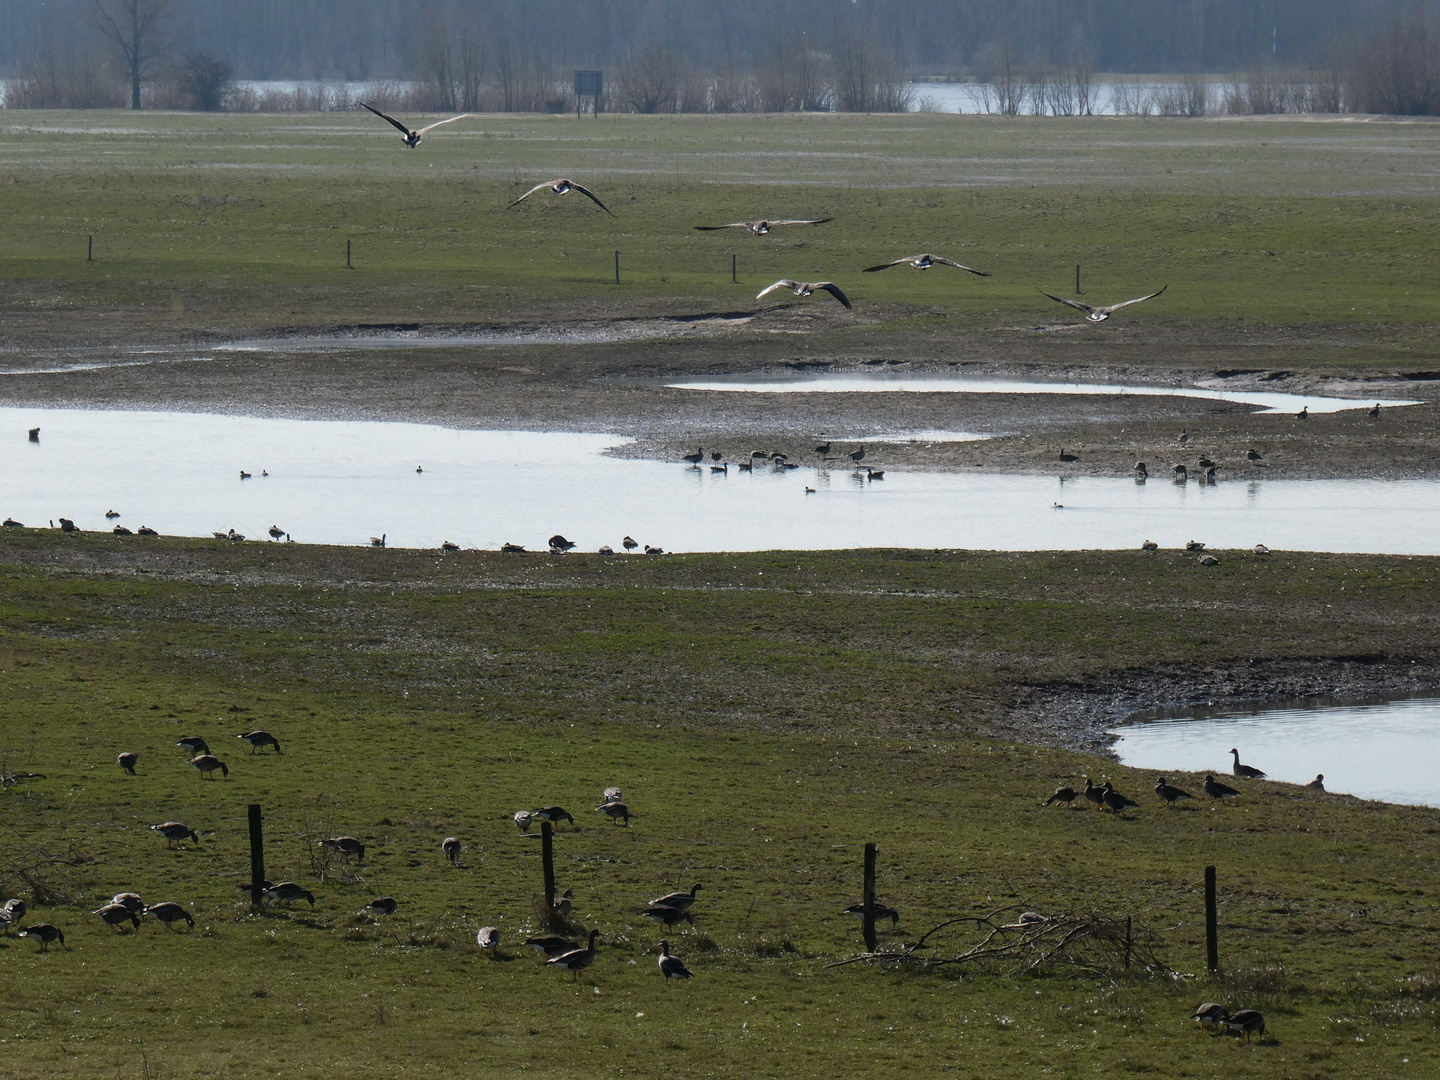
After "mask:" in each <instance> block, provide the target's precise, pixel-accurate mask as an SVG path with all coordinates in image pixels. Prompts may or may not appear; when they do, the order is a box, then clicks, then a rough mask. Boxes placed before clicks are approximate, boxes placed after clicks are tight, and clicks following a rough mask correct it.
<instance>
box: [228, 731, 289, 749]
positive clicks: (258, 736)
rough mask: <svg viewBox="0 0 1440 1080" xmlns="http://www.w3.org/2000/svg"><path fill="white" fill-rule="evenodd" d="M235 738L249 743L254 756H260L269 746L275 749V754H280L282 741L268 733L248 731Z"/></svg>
mask: <svg viewBox="0 0 1440 1080" xmlns="http://www.w3.org/2000/svg"><path fill="white" fill-rule="evenodd" d="M235 737H236V738H237V739H244V740H245V741H246V742H248V743H249V744H250V753H252V754H258V753H259V752H260V751H262V750H264V749H265V747H267V746H273V747H275V753H277V754H278V753H280V740H279V739H277V738H275V736H274V735H271V734H270V732H268V731H261V730H259V729H258V728H257V729H256V730H255V731H247V732H245V734H243V735H236V736H235Z"/></svg>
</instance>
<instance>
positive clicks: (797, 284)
mask: <svg viewBox="0 0 1440 1080" xmlns="http://www.w3.org/2000/svg"><path fill="white" fill-rule="evenodd" d="M776 289H789V290H790V291H791V292H793V293H794V294H795V295H796V296H809V295H810V294H811V293H813V292H815V291H816V290H817V289H823V290H825V291H826V292H828V293H829V294H830V295H831V296H833V297H835V299H836V300H839V301H840V303H841V304H843V305H844V306H845V307H847V308H848V307H850V306H851V304H850V298H849V297H848V296H846V295H845V294H844V293H843V292H841V291H840V286H838V285H836V284H835V283H834V282H833V281H796V280H794V279H793V278H781V279H780V280H779V281H777V282H775V284H774V285H767V286H766V287H765V288H763V289H761V290H760V291H759V292H758V293H756V294H755V299H756V300H760V299H763V298H764V297H766V296H769V295H770V294H771V293H772V292H774V291H775V290H776Z"/></svg>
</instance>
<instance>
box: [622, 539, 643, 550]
mask: <svg viewBox="0 0 1440 1080" xmlns="http://www.w3.org/2000/svg"><path fill="white" fill-rule="evenodd" d="M620 546H621V547H623V548H624V549H625V550H626V551H634V550H635V549H636V548H637V547H639V546H640V541H638V540H636V539H635V538H634V537H633V536H627V537H625V539H624V540H621V541H620Z"/></svg>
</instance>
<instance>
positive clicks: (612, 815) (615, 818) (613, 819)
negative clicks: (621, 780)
mask: <svg viewBox="0 0 1440 1080" xmlns="http://www.w3.org/2000/svg"><path fill="white" fill-rule="evenodd" d="M595 809H596V810H598V811H600V813H602V814H604V815H605V816H606V817H608V818H609V819H610V823H611V824H612V825H619V824H620V819H621V818H624V819H625V824H626V825H629V824H630V808H629V807H628V806H626V805H625V804H624V803H623V802H621V801H620V800H619V799H611V800H609V801H607V802H603V803H601V804H600V805H599V806H597V807H595Z"/></svg>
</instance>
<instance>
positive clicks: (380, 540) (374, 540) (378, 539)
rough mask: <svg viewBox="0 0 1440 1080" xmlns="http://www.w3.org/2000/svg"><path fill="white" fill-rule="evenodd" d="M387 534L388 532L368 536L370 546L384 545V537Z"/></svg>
mask: <svg viewBox="0 0 1440 1080" xmlns="http://www.w3.org/2000/svg"><path fill="white" fill-rule="evenodd" d="M389 535H390V534H389V533H381V534H380V535H379V536H372V537H370V546H371V547H384V546H385V538H386V537H387V536H389Z"/></svg>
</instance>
